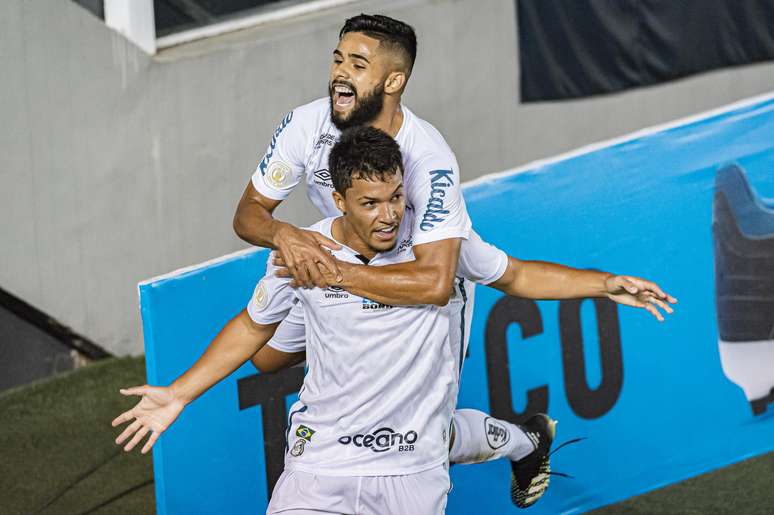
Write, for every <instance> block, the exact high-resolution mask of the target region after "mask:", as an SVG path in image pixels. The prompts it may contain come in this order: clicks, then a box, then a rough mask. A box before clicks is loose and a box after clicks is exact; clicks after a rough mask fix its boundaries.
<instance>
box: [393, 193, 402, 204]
mask: <svg viewBox="0 0 774 515" xmlns="http://www.w3.org/2000/svg"><path fill="white" fill-rule="evenodd" d="M402 198H403V193H396V194H395V195H393V197H392V200H393V201H395V202H397V201H398V200H400V199H402Z"/></svg>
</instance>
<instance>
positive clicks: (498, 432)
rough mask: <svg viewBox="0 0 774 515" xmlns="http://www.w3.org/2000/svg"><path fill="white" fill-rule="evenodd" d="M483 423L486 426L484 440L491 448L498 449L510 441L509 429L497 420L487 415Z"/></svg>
mask: <svg viewBox="0 0 774 515" xmlns="http://www.w3.org/2000/svg"><path fill="white" fill-rule="evenodd" d="M484 425H485V426H486V441H487V443H488V444H489V447H491V448H492V449H499V448H500V447H502V446H503V445H505V444H507V443H508V441H510V439H511V433H510V431H508V428H507V427H505V426H504V425H503V424H501V423H500V422H498V421H497V420H495V419H493V418H490V417H487V418H486V419H484Z"/></svg>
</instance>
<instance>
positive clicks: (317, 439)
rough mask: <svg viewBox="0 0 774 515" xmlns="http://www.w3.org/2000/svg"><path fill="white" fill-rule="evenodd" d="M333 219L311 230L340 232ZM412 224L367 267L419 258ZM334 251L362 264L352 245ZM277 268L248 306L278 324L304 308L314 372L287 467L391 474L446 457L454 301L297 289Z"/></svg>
mask: <svg viewBox="0 0 774 515" xmlns="http://www.w3.org/2000/svg"><path fill="white" fill-rule="evenodd" d="M334 220H335V218H327V219H325V220H323V221H322V222H319V223H317V224H315V225H314V226H312V227H311V228H310V230H315V231H318V232H320V233H321V234H323V235H324V236H327V237H329V238H332V234H331V227H332V224H333V222H334ZM412 227H413V224H411V223H409V224H401V228H400V230H399V233H398V244H397V245H396V246H395V248H394V249H393V250H391V251H389V252H385V253H380V254H377V255H376V256H375V257H374V258H373V259H371V261H370V262H368V266H382V265H389V264H393V263H400V262H405V261H409V260H413V259H414V256H413V253H412V244H411V230H412ZM334 255H335V256H336V258H338V259H340V260H343V261H348V262H352V263H361V264H362V259H361V257H359V256H358V254H357V253H356V252H355V251H354V250H352V249H350V248H348V247H346V246H343V248H342V249H341V250H338V251H334ZM274 272H275V267H274V266H273V265H272V261H271V259H269V260H268V263H267V270H266V275H265V276H264V277H263V278H262V279H261V281H260V282H259V283H258V285H257V286H256V289H255V293H254V295H253V296H252V297H251V299H250V302H249V304H248V307H247V312H248V314H249V315H250V317H251V318H252V320H254V321H255V322H256V323H259V324H270V323H275V322H277V321H280V320H283V319H284V318H285V317H286V316H287V314H288V313H289V312H290V310H291V309H292V307H293V305H294V304H295V303H299V304H301V305H302V306H303V313H304V325H305V326H306V341H307V346H306V352H307V364H308V371H307V374H306V376H305V378H304V384H303V387H302V388H301V391H300V393H299V400H298V402H297V403H295V404H294V405H293V406H292V407H291V411H290V415H289V425H288V452H287V453H286V458H285V467H286V469H290V470H292V469H297V470H302V471H305V472H310V473H315V474H322V475H342V476H363V475H365V476H370V475H376V476H384V475H403V474H413V473H417V472H421V471H423V470H427V469H430V468H432V467H435V466H438V465H439V464H442V463H444V462H445V461H446V460H447V459H448V452H449V441H448V438H449V427H450V423H451V417H452V410H453V408H454V404H455V402H456V396H457V389H458V374H459V363H460V349H459V345H460V343H459V342H460V340H459V338H455V337H454V336H452V335H450V331H449V327H450V325H451V324H452V320H453V319H454V318H456V319H457V320H458V321H459V320H460V318H459V314H456V315H455V313H453V310H454V309H455V307H454V306H455V305H454V304H452V303H450V304H447V305H446V306H443V307H439V306H432V305H422V306H388V305H384V304H380V303H378V302H374V301H371V300H369V299H367V298H364V297H360V296H357V295H354V294H352V293H349V292H347V291H345V290H343V289H341V288H335V287H334V288H328V289H324V290H323V289H319V288H312V289H301V288H299V289H294V288H291V287H290V286H289V280H288V279H284V278H278V277H276V276H275V275H274ZM459 307H460V305H457V309H459Z"/></svg>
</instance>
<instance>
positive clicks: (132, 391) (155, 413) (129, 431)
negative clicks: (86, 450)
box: [112, 384, 185, 454]
mask: <svg viewBox="0 0 774 515" xmlns="http://www.w3.org/2000/svg"><path fill="white" fill-rule="evenodd" d="M120 392H121V394H122V395H140V396H142V398H141V399H140V402H138V403H137V405H136V406H135V407H134V408H132V409H130V410H128V411H125V412H123V413H121V414H120V415H119V416H117V417H116V418H115V419H114V420H113V422H112V426H113V427H116V426H118V425H120V424H123V423H124V422H129V421H130V420H132V419H134V422H132V423H131V424H129V425H128V426H127V427H126V428H125V429H124V431H123V432H122V433H121V434H120V435H118V438H116V444H118V445H122V444H123V443H124V442H125V441H126V440H127V439H128V438H129V437H130V436H131V437H132V439H131V440H129V442H128V443H127V444H126V445H125V446H124V450H125V451H127V452H128V451H131V450H132V449H134V447H135V446H136V445H137V444H138V443H140V442H141V441H142V439H143V438H144V437H145V436H146V435H147V434H148V433H151V435H150V437H149V438H148V441H147V442H145V445H144V446H143V447H142V450H141V451H140V452H141V453H142V454H145V453H146V452H148V451H149V450H151V448H152V447H153V444H154V443H156V440H158V438H159V436H160V435H161V433H163V432H164V431H165V430H166V429H167V428H168V427H169V426H170V425H172V423H173V422H174V421H175V420H176V419H177V417H178V416H179V415H180V412H181V411H183V408H185V402H183V400H182V399H180V398H179V397H178V396H177V395H175V391H174V389H173V388H172V387H158V386H148V385H147V384H146V385H143V386H135V387H133V388H123V389H121V390H120ZM132 435H134V436H132Z"/></svg>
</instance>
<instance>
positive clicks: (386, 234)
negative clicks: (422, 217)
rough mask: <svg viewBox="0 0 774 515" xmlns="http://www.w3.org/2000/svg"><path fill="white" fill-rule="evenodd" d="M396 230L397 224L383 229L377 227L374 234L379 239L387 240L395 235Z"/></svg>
mask: <svg viewBox="0 0 774 515" xmlns="http://www.w3.org/2000/svg"><path fill="white" fill-rule="evenodd" d="M397 232H398V226H397V225H391V226H389V227H385V228H383V229H379V230H378V231H374V235H375V236H376V238H377V239H379V240H384V241H388V240H391V239H393V238H394V237H395V235H396V234H397Z"/></svg>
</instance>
